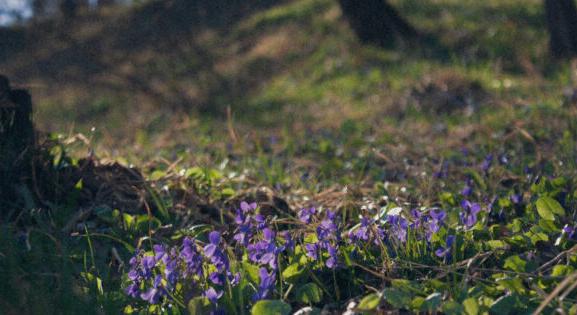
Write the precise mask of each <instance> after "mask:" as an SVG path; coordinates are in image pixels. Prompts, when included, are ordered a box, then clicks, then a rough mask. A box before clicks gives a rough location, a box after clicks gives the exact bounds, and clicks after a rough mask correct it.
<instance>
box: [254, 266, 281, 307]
mask: <svg viewBox="0 0 577 315" xmlns="http://www.w3.org/2000/svg"><path fill="white" fill-rule="evenodd" d="M259 276H260V284H259V286H258V289H257V292H256V293H255V294H254V295H253V297H252V298H253V301H258V300H263V299H266V298H267V297H268V296H269V295H270V294H271V293H272V291H273V290H274V286H275V282H276V273H275V272H274V271H271V272H270V273H268V271H267V270H266V268H264V267H261V268H260V270H259Z"/></svg>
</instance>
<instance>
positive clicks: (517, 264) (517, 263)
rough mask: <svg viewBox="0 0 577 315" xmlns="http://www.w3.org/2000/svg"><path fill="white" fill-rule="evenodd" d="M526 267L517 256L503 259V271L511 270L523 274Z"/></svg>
mask: <svg viewBox="0 0 577 315" xmlns="http://www.w3.org/2000/svg"><path fill="white" fill-rule="evenodd" d="M526 266H527V262H526V261H525V260H523V259H521V257H519V256H518V255H515V256H511V257H509V258H507V259H505V264H504V265H503V267H504V268H505V269H509V270H513V271H516V272H525V267H526Z"/></svg>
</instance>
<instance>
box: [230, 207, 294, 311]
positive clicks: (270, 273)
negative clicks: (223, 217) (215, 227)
mask: <svg viewBox="0 0 577 315" xmlns="http://www.w3.org/2000/svg"><path fill="white" fill-rule="evenodd" d="M257 209H258V207H257V204H256V203H251V204H249V203H246V202H242V203H241V204H240V209H237V211H236V217H235V223H236V225H237V228H236V233H235V235H234V239H235V240H236V242H237V244H238V245H239V246H241V247H243V248H245V249H246V251H247V254H248V259H249V260H250V262H252V263H254V264H256V265H258V266H260V269H259V276H260V283H259V285H258V288H257V292H256V293H255V294H254V295H253V300H254V301H257V300H262V299H266V298H268V297H269V296H270V294H271V293H272V292H273V291H274V287H275V285H276V277H277V271H278V257H279V255H280V254H281V253H283V252H285V251H287V250H288V251H292V250H293V249H294V241H293V239H292V236H291V234H290V233H289V232H288V231H285V232H283V233H282V235H281V236H282V238H283V239H284V242H283V244H280V243H279V241H278V239H277V233H276V232H275V231H274V230H273V229H272V228H271V227H270V226H269V223H268V222H267V221H266V219H265V217H264V216H263V215H262V214H260V213H257Z"/></svg>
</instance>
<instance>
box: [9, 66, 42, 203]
mask: <svg viewBox="0 0 577 315" xmlns="http://www.w3.org/2000/svg"><path fill="white" fill-rule="evenodd" d="M34 143H35V140H34V126H33V123H32V100H31V98H30V94H28V92H26V91H25V90H12V89H11V88H10V84H9V81H8V80H7V79H6V78H5V77H4V76H1V75H0V202H1V201H8V202H14V201H15V199H16V198H15V195H14V191H15V190H14V189H15V187H16V185H18V184H19V183H22V182H23V181H24V180H26V178H27V177H29V176H30V174H29V173H30V170H31V169H32V165H31V158H32V150H33V147H34Z"/></svg>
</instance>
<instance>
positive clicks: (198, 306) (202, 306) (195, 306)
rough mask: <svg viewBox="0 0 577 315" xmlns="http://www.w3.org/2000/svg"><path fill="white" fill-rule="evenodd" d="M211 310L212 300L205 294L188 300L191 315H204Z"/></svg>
mask: <svg viewBox="0 0 577 315" xmlns="http://www.w3.org/2000/svg"><path fill="white" fill-rule="evenodd" d="M209 312H210V301H209V300H208V299H207V298H205V297H203V296H197V297H195V298H192V299H191V300H190V301H189V302H188V313H189V314H190V315H202V314H208V313H209Z"/></svg>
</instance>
